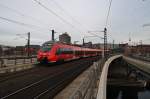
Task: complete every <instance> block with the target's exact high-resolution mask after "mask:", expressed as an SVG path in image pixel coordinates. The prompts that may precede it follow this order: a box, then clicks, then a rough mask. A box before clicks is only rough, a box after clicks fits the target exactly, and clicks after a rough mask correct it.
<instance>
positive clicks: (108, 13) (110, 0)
mask: <svg viewBox="0 0 150 99" xmlns="http://www.w3.org/2000/svg"><path fill="white" fill-rule="evenodd" d="M111 5H112V0H109V8H108V12H107V15H106V23H105V27H107V25H108V20H109V15H110V10H111Z"/></svg>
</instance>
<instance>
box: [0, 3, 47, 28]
mask: <svg viewBox="0 0 150 99" xmlns="http://www.w3.org/2000/svg"><path fill="white" fill-rule="evenodd" d="M0 6H1V7H3V8H6V9H8V10H10V11H12V12H14V13H16V14H18V15H20V16H23V17H28V18H30V19H32V20H34V21H36V22H39V23H43V24H44V25H45V26H47V25H46V23H45V22H43V21H41V20H39V19H37V18H35V17H32V16H29V15H25V14H23V13H21V12H20V11H17V10H15V9H13V8H10V7H7V6H6V5H2V4H0Z"/></svg>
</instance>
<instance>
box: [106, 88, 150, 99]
mask: <svg viewBox="0 0 150 99" xmlns="http://www.w3.org/2000/svg"><path fill="white" fill-rule="evenodd" d="M107 99H150V90H147V89H145V88H136V87H112V86H108V87H107Z"/></svg>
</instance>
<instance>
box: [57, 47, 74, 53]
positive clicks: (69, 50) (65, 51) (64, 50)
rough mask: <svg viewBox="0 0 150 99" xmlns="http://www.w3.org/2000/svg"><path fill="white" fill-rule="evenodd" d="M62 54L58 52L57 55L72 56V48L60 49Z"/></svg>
mask: <svg viewBox="0 0 150 99" xmlns="http://www.w3.org/2000/svg"><path fill="white" fill-rule="evenodd" d="M59 50H60V52H59V51H58V52H57V53H61V54H72V53H73V50H72V49H71V48H59Z"/></svg>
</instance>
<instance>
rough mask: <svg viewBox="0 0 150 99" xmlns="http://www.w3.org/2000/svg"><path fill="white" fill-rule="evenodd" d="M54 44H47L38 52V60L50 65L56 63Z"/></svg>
mask: <svg viewBox="0 0 150 99" xmlns="http://www.w3.org/2000/svg"><path fill="white" fill-rule="evenodd" d="M53 45H54V44H53V42H50V41H48V42H45V43H44V44H43V45H42V46H41V48H40V50H39V51H38V55H37V60H38V62H40V63H48V62H54V61H55V60H54V59H53V57H54V56H55V55H54V53H53V52H52V48H53Z"/></svg>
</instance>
